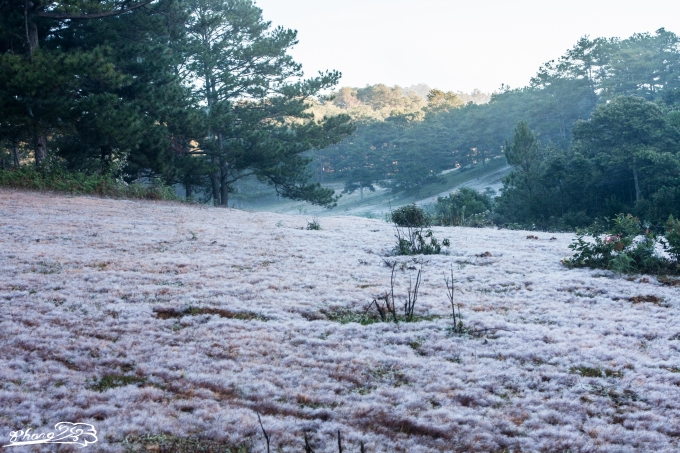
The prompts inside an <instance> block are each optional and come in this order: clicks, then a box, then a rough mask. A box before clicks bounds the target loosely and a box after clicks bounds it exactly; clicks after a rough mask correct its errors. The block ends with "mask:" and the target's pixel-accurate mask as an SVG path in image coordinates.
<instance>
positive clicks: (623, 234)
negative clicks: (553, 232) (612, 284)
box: [563, 214, 669, 274]
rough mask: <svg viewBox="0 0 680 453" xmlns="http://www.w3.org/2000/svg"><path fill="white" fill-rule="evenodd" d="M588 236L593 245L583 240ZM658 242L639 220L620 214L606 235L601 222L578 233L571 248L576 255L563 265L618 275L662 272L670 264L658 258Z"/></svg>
mask: <svg viewBox="0 0 680 453" xmlns="http://www.w3.org/2000/svg"><path fill="white" fill-rule="evenodd" d="M586 236H590V237H592V239H593V240H594V243H593V242H591V241H588V240H586V239H584V238H585V237H586ZM638 236H642V237H641V238H638ZM636 238H638V239H637V240H636ZM656 242H657V238H656V236H655V235H654V233H650V231H649V229H648V228H646V229H644V230H643V229H642V227H641V225H640V220H639V219H638V218H637V217H633V216H632V215H630V214H628V215H625V216H624V215H623V214H619V215H618V216H616V218H614V220H613V226H612V227H611V228H610V229H609V230H608V231H607V232H606V233H603V226H602V224H601V223H600V222H596V223H595V224H593V226H592V227H591V228H589V229H588V230H579V231H578V232H577V234H576V239H575V240H574V242H573V243H572V244H571V245H570V246H569V248H570V249H572V250H574V251H576V253H575V254H574V256H573V257H572V258H570V259H566V260H564V261H563V263H564V264H565V265H566V266H568V267H591V268H599V269H609V270H612V271H614V272H616V273H630V272H644V273H655V274H657V273H663V272H664V271H665V270H666V269H668V264H669V263H668V261H667V260H665V259H664V258H662V257H659V256H657V255H656V253H655V250H654V249H655V245H656Z"/></svg>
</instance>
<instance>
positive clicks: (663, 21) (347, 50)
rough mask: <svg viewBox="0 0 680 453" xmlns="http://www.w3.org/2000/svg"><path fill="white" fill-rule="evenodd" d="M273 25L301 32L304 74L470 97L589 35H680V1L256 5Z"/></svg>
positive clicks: (276, 0) (401, 0)
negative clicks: (330, 72) (334, 74)
mask: <svg viewBox="0 0 680 453" xmlns="http://www.w3.org/2000/svg"><path fill="white" fill-rule="evenodd" d="M256 4H257V5H258V6H259V7H260V8H261V9H262V10H263V14H264V17H265V19H266V20H269V21H272V23H273V25H282V26H284V27H286V28H292V29H295V30H298V39H299V41H300V43H299V44H298V45H297V46H296V47H295V48H294V49H293V51H292V52H291V54H292V55H293V56H294V57H295V59H296V60H297V61H298V62H300V63H302V65H303V69H304V70H305V73H306V75H307V76H311V75H315V74H316V73H317V72H318V71H319V70H326V69H337V70H339V71H341V72H342V73H343V78H342V80H341V82H340V85H341V86H358V87H363V86H365V85H367V84H375V83H385V84H387V85H390V86H392V85H400V86H402V87H403V86H409V85H412V84H417V83H427V84H428V85H430V86H431V87H433V88H440V89H444V90H453V91H458V90H460V91H465V92H470V91H472V90H473V89H474V88H479V89H480V90H482V91H485V92H492V91H495V90H497V89H498V88H499V87H500V85H501V84H502V83H505V84H506V85H510V86H511V87H513V88H517V87H521V86H525V85H527V84H528V83H529V79H530V78H531V77H532V76H533V75H534V74H535V73H536V71H537V70H538V68H539V66H540V65H541V64H542V63H544V62H546V61H548V60H551V59H557V58H558V57H559V56H561V55H562V54H563V53H564V52H565V51H566V50H567V49H568V48H571V47H572V46H573V45H574V44H575V43H576V41H577V40H578V39H579V38H580V37H581V36H584V35H590V36H591V37H593V38H594V37H599V36H606V37H612V36H618V37H628V36H630V35H631V34H633V33H639V32H654V31H655V30H657V29H659V28H662V27H663V28H665V29H666V30H669V31H672V32H674V33H676V34H680V0H673V1H670V0H645V1H640V0H637V1H631V0H616V1H612V0H256Z"/></svg>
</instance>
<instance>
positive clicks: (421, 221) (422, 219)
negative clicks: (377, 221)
mask: <svg viewBox="0 0 680 453" xmlns="http://www.w3.org/2000/svg"><path fill="white" fill-rule="evenodd" d="M391 218H392V223H394V224H395V225H396V226H399V227H407V228H427V227H429V226H430V225H431V224H432V222H431V219H430V216H429V214H428V213H427V212H425V210H424V209H423V208H420V207H418V206H416V204H415V203H413V204H410V205H406V206H402V207H401V208H397V209H395V210H394V211H392V215H391Z"/></svg>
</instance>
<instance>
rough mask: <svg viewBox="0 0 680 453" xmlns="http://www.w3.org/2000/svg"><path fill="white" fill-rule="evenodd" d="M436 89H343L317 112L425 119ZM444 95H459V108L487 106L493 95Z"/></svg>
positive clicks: (380, 118) (364, 117) (362, 117)
mask: <svg viewBox="0 0 680 453" xmlns="http://www.w3.org/2000/svg"><path fill="white" fill-rule="evenodd" d="M432 90H433V88H432V87H430V86H429V85H427V84H424V83H421V84H418V85H411V86H410V87H407V88H402V87H400V86H398V85H395V86H393V87H390V86H387V85H385V84H376V85H368V86H366V87H364V88H356V87H342V88H340V89H338V90H337V91H334V92H332V93H331V94H330V95H329V96H328V98H327V99H326V100H325V101H322V102H319V104H318V105H317V106H315V107H314V108H313V111H314V113H315V114H316V115H317V117H320V118H321V117H323V116H324V115H331V114H339V113H346V114H349V115H350V116H351V117H352V118H354V119H357V120H378V121H383V120H385V119H387V118H389V117H391V116H395V115H404V114H416V116H417V117H419V118H421V119H422V117H424V113H425V111H426V110H427V108H428V94H430V93H431V92H432ZM438 91H439V92H440V93H444V92H443V91H441V90H438ZM444 94H446V95H448V96H449V98H452V97H454V96H455V98H456V101H455V104H456V105H457V106H462V105H465V104H467V103H468V102H472V103H474V104H486V103H488V102H489V101H490V100H491V94H489V93H482V92H481V91H479V90H473V92H472V93H469V94H468V93H463V92H462V91H456V92H452V91H450V92H447V93H444Z"/></svg>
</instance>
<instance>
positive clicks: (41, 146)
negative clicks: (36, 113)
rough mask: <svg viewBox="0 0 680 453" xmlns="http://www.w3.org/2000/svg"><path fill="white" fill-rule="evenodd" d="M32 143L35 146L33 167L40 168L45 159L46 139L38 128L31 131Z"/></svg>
mask: <svg viewBox="0 0 680 453" xmlns="http://www.w3.org/2000/svg"><path fill="white" fill-rule="evenodd" d="M33 142H34V146H35V166H36V167H37V168H40V166H41V165H42V163H43V161H44V160H45V158H46V157H47V137H46V136H45V133H44V132H43V131H42V130H41V128H40V127H39V126H35V128H34V129H33Z"/></svg>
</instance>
